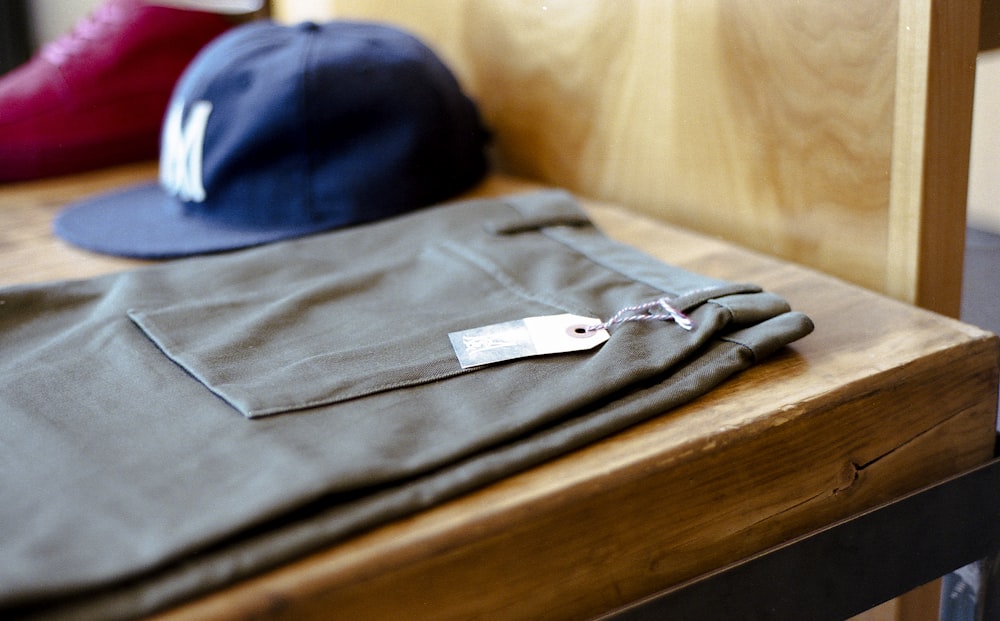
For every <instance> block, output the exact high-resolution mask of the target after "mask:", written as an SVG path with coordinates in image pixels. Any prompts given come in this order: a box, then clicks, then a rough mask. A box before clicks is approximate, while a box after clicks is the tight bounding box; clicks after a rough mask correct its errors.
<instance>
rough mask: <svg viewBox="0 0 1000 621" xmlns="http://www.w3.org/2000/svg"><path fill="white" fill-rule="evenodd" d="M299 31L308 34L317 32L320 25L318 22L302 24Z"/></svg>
mask: <svg viewBox="0 0 1000 621" xmlns="http://www.w3.org/2000/svg"><path fill="white" fill-rule="evenodd" d="M299 30H304V31H306V32H316V31H317V30H319V24H317V23H316V22H302V23H301V24H299Z"/></svg>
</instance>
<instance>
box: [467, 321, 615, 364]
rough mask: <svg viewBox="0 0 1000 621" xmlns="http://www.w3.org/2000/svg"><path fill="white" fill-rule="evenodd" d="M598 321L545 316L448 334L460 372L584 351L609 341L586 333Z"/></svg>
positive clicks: (595, 333) (596, 332)
mask: <svg viewBox="0 0 1000 621" xmlns="http://www.w3.org/2000/svg"><path fill="white" fill-rule="evenodd" d="M600 323H601V320H600V319H595V318H593V317H581V316H579V315H546V316H544V317H525V318H524V319H517V320H515V321H505V322H504V323H496V324H493V325H489V326H483V327H481V328H472V329H470V330H462V331H460V332H451V333H449V334H448V338H449V339H451V346H452V347H453V348H454V349H455V354H456V355H457V356H458V361H459V363H461V365H462V368H463V369H468V368H470V367H478V366H482V365H484V364H493V363H496V362H504V361H507V360H514V359H516V358H526V357H528V356H542V355H545V354H561V353H566V352H571V351H584V350H587V349H592V348H594V347H597V346H598V345H600V344H601V343H603V342H605V341H607V340H608V338H610V337H609V335H608V331H607V330H604V329H600V330H587V329H586V327H587V326H594V325H598V324H600Z"/></svg>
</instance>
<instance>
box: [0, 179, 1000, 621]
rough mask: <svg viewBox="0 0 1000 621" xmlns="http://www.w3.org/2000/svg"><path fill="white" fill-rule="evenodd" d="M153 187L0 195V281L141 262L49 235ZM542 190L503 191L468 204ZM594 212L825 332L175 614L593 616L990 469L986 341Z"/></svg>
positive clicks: (766, 262) (497, 182)
mask: <svg viewBox="0 0 1000 621" xmlns="http://www.w3.org/2000/svg"><path fill="white" fill-rule="evenodd" d="M154 175H155V169H154V167H153V166H151V165H149V166H136V167H128V168H123V169H118V170H113V171H108V172H104V173H93V174H89V175H81V176H78V177H70V178H66V179H59V180H52V181H48V182H39V183H29V184H20V185H16V186H7V187H3V188H0V206H2V211H0V223H2V224H0V282H3V283H4V284H9V283H12V282H27V281H39V280H50V279H53V278H65V277H72V276H89V275H92V274H96V273H101V272H106V271H112V270H116V269H124V268H128V267H131V266H133V265H135V264H136V263H135V262H132V261H122V260H117V259H112V258H106V257H100V256H98V255H93V254H89V253H86V252H83V251H78V250H75V249H72V248H69V247H67V246H65V245H63V244H62V243H61V242H59V241H57V240H55V239H54V238H52V236H51V235H50V234H49V233H48V226H49V222H50V220H51V218H52V216H53V215H54V214H55V212H56V210H57V209H58V208H59V206H60V205H61V204H62V202H63V201H65V200H68V199H69V198H71V197H73V196H80V195H83V194H88V193H92V192H96V191H100V190H102V189H104V188H112V187H119V186H121V185H123V184H126V183H130V182H133V181H139V180H143V179H151V178H153V177H154ZM530 187H533V186H532V185H531V184H527V183H523V182H519V181H516V180H513V179H510V178H505V177H499V176H495V177H492V178H490V179H489V180H488V181H487V182H486V183H485V184H484V185H483V186H482V187H480V188H479V189H478V190H477V193H478V194H480V195H495V194H501V193H506V192H510V191H518V190H521V189H526V188H530ZM586 206H587V209H588V211H589V212H590V213H591V215H592V217H593V218H594V219H595V221H596V222H597V223H598V225H599V226H600V227H602V228H603V229H604V230H605V231H606V232H607V233H608V234H609V235H611V236H612V237H615V238H617V239H620V240H623V241H626V242H628V243H631V244H633V245H635V246H637V247H639V248H641V249H643V250H645V251H646V252H648V253H650V254H653V255H655V256H657V257H659V258H661V259H663V260H666V261H669V262H671V263H674V264H676V265H680V266H682V267H686V268H688V269H692V270H695V271H698V272H701V273H704V274H706V275H711V276H717V277H721V278H728V279H734V280H741V281H751V282H756V283H757V284H760V285H762V286H764V287H765V288H767V289H769V290H772V291H774V292H776V293H778V294H780V295H782V296H784V297H785V298H786V299H788V300H789V301H790V302H791V304H792V305H793V306H794V307H795V308H797V309H799V310H802V311H804V312H806V313H808V314H809V315H810V316H811V317H812V318H813V319H814V321H815V323H816V326H817V329H816V331H815V332H814V333H813V334H812V335H810V336H808V337H806V338H805V339H803V340H802V341H800V342H798V343H796V344H794V345H793V346H792V347H790V348H788V349H786V350H784V351H783V352H780V353H779V354H777V355H776V356H774V357H773V358H771V359H770V360H769V361H767V362H766V363H764V364H762V365H759V366H757V367H754V368H752V369H750V370H749V371H747V372H745V373H743V374H741V375H740V376H739V377H737V378H735V379H734V380H732V381H729V382H727V383H726V384H724V385H723V386H722V387H721V388H719V389H718V390H716V391H713V392H712V393H710V394H709V395H706V396H705V397H703V398H701V399H699V400H697V401H696V402H693V403H691V404H689V405H688V406H685V407H682V408H679V409H677V410H675V411H672V412H669V413H666V414H665V415H664V416H661V417H659V418H656V419H654V420H651V421H649V422H647V423H646V424H643V425H640V426H637V427H635V428H632V429H630V430H628V431H626V432H625V433H622V434H619V435H617V436H615V437H612V438H609V439H607V440H606V441H603V442H600V443H598V444H595V445H593V446H591V447H589V448H587V449H585V450H582V451H578V452H576V453H574V454H572V455H569V456H566V457H564V458H562V459H558V460H555V461H553V462H550V463H548V464H545V465H543V466H542V467H539V468H535V469H532V470H530V471H528V472H525V473H523V474H521V475H518V476H515V477H511V478H509V479H507V480H505V481H503V482H500V483H498V484H496V485H492V486H490V487H488V488H485V489H483V490H481V491H478V492H476V493H473V494H469V495H467V496H464V497H462V498H459V499H457V500H455V501H453V502H449V503H446V504H444V505H441V506H439V507H437V508H434V509H432V510H430V511H427V512H424V513H421V514H419V515H416V516H413V517H411V518H409V519H405V520H400V521H398V522H395V523H393V524H390V525H388V526H385V527H383V528H379V529H375V530H373V531H371V532H369V533H367V534H364V535H361V536H359V537H356V538H353V539H350V540H348V541H345V542H344V543H342V544H341V545H338V546H334V547H332V548H330V549H327V550H320V551H317V553H316V554H315V555H313V556H311V557H309V558H307V559H304V560H302V561H300V562H297V563H293V564H291V565H289V566H287V567H284V568H282V569H279V570H277V571H273V572H269V573H267V574H265V575H262V576H260V577H259V578H256V579H253V580H249V581H247V582H245V583H242V584H240V585H237V586H234V587H232V588H230V589H227V590H226V591H223V592H220V593H216V594H213V595H210V596H208V597H206V598H204V599H202V600H199V601H197V602H193V603H190V604H187V605H184V606H180V607H178V608H177V609H176V610H174V611H171V612H169V613H166V614H164V615H163V618H164V619H173V620H176V619H223V618H233V619H237V618H248V617H250V618H257V617H256V616H257V615H259V616H261V617H266V618H276V619H310V618H313V619H327V618H330V617H331V616H335V617H336V618H342V619H392V618H406V619H466V618H497V617H503V618H507V619H533V620H534V619H579V618H585V617H587V616H591V615H595V614H598V613H600V612H602V611H605V610H608V609H611V608H614V607H616V606H618V605H621V604H623V603H625V602H627V601H630V600H632V599H634V598H636V597H639V596H642V595H644V594H646V593H649V592H651V591H653V590H656V589H659V588H662V587H665V586H669V585H672V584H676V583H677V582H679V581H682V580H685V579H687V578H691V577H693V576H697V575H699V574H701V573H704V572H706V571H709V570H712V569H715V568H717V567H719V566H721V565H723V564H726V563H729V562H732V561H735V560H738V559H740V558H743V557H745V556H747V555H749V554H752V553H755V552H757V551H760V550H762V549H765V548H767V547H769V546H771V545H774V544H777V543H780V542H783V541H786V540H787V539H789V538H790V537H794V536H796V535H799V534H802V533H804V532H808V531H810V530H812V529H815V528H818V527H820V526H823V525H825V524H829V523H830V522H832V521H834V520H837V519H840V518H843V517H846V516H848V515H851V514H854V513H856V512H858V511H860V510H863V509H865V508H869V507H871V506H873V505H876V504H878V503H880V502H883V501H886V500H889V499H892V498H894V497H896V496H898V495H900V494H902V493H905V492H907V491H910V490H913V489H916V488H918V487H920V486H923V485H925V484H928V483H931V482H933V481H936V480H938V479H940V478H942V477H944V476H947V475H949V474H953V473H956V472H959V471H961V470H963V469H965V468H968V467H971V466H973V465H976V464H979V463H982V462H984V461H986V460H987V459H989V457H990V456H991V455H992V449H993V429H994V421H995V413H996V391H997V373H998V342H997V338H996V337H994V336H993V335H990V334H988V333H986V332H984V331H982V330H979V329H978V328H974V327H971V326H968V325H965V324H962V323H959V322H956V321H953V320H950V319H947V318H944V317H941V316H939V315H935V314H933V313H930V312H927V311H923V310H921V309H917V308H914V307H911V306H908V305H905V304H902V303H899V302H896V301H893V300H891V299H889V298H886V297H883V296H880V295H877V294H873V293H870V292H867V291H865V290H862V289H860V288H858V287H856V286H853V285H848V284H846V283H844V282H842V281H840V280H837V279H834V278H831V277H828V276H824V275H821V274H818V273H816V272H813V271H811V270H808V269H805V268H802V267H798V266H795V265H792V264H788V263H784V262H781V261H778V260H774V259H771V258H768V257H765V256H763V255H760V254H757V253H754V252H751V251H747V250H744V249H741V248H739V247H736V246H733V245H731V244H728V243H725V242H722V241H720V240H717V239H712V238H708V237H704V236H701V235H697V234H693V233H690V232H688V231H685V230H683V229H680V228H677V227H673V226H669V225H665V224H663V223H660V222H657V221H655V220H653V219H650V218H648V217H645V216H641V215H636V214H634V213H631V212H629V211H627V210H623V209H621V208H619V207H615V206H610V205H606V204H600V203H595V202H593V201H589V202H587V203H586ZM817 562H822V559H817Z"/></svg>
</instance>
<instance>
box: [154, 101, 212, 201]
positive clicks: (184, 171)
mask: <svg viewBox="0 0 1000 621" xmlns="http://www.w3.org/2000/svg"><path fill="white" fill-rule="evenodd" d="M211 114H212V104H211V102H208V101H198V102H195V103H194V104H193V105H192V106H191V110H190V111H189V112H188V115H187V119H186V120H185V119H184V104H183V103H174V104H173V105H171V106H170V110H169V111H168V112H167V119H166V121H164V124H163V145H162V146H161V149H162V152H161V153H160V183H161V184H162V185H163V187H164V188H166V190H167V191H168V192H170V193H171V194H173V195H174V196H176V197H177V198H179V199H180V200H182V201H191V202H196V203H200V202H202V201H204V200H205V184H204V181H203V179H202V154H203V151H204V147H205V128H206V127H207V126H208V117H209V115H211Z"/></svg>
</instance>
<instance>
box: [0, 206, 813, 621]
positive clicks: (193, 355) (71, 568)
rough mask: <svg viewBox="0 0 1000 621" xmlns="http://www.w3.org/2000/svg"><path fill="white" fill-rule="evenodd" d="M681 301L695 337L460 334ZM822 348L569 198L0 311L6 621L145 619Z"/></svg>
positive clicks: (424, 220)
mask: <svg viewBox="0 0 1000 621" xmlns="http://www.w3.org/2000/svg"><path fill="white" fill-rule="evenodd" d="M661 298H669V300H670V301H671V303H672V305H673V306H674V307H676V308H678V309H679V310H681V311H684V313H686V314H687V316H688V317H690V318H691V320H692V322H693V328H692V329H690V330H687V329H684V328H683V327H682V326H680V325H678V324H677V322H672V321H641V322H638V321H637V322H623V323H617V324H614V325H611V326H610V328H609V330H608V331H609V333H610V338H609V339H608V340H607V342H605V343H603V344H602V345H600V346H599V347H596V348H594V349H592V350H588V351H582V352H573V353H562V354H554V355H547V356H534V357H527V358H518V359H515V360H509V361H505V362H500V363H496V364H488V365H482V366H475V367H471V368H462V367H461V365H460V364H459V362H458V359H457V358H456V354H455V351H454V350H453V349H452V345H451V342H450V341H449V336H448V335H449V334H450V333H453V332H456V331H461V330H466V329H469V328H475V327H481V326H488V325H492V324H498V323H503V322H508V321H512V320H517V319H521V318H525V317H535V316H547V315H558V314H562V313H572V314H576V315H582V316H586V317H593V318H599V319H608V318H609V317H611V316H613V315H614V313H615V312H616V311H618V310H619V309H621V308H623V307H627V306H630V305H638V304H642V303H646V302H649V301H652V300H657V299H661ZM811 329H812V324H811V323H810V321H809V319H808V318H807V317H805V316H804V315H802V314H801V313H796V312H791V311H790V310H789V308H788V305H787V304H786V302H785V301H784V300H782V299H781V298H779V297H777V296H775V295H773V294H770V293H767V292H763V291H761V290H760V288H759V287H756V286H754V285H749V284H739V283H730V282H724V281H719V280H715V279H710V278H706V277H703V276H699V275H696V274H692V273H689V272H686V271H683V270H680V269H678V268H676V267H672V266H669V265H665V264H663V263H661V262H659V261H657V260H655V259H652V258H650V257H648V256H646V255H644V254H642V253H640V252H638V251H636V250H634V249H632V248H630V247H628V246H625V245H622V244H618V243H616V242H613V241H611V240H609V239H607V238H606V237H604V236H603V235H602V234H601V233H600V232H599V231H598V230H597V229H596V228H594V227H593V226H592V225H591V224H590V223H589V221H588V220H587V218H586V216H585V215H584V214H583V212H582V211H580V209H579V208H578V207H577V206H576V204H575V203H574V201H573V199H572V198H571V197H570V196H569V195H567V194H565V193H563V192H560V191H543V192H537V193H530V194H524V195H517V196H512V197H507V198H504V199H483V200H472V201H466V202H460V203H453V204H449V205H444V206H439V207H434V208H430V209H426V210H422V211H419V212H415V213H411V214H408V215H405V216H402V217H399V218H395V219H392V220H387V221H383V222H379V223H376V224H370V225H364V226H360V227H356V228H352V229H348V230H342V231H338V232H334V233H329V234H324V235H317V236H313V237H309V238H304V239H299V240H294V241H289V242H283V243H279V244H273V245H269V246H265V247H260V248H255V249H251V250H246V251H242V252H236V253H231V254H225V255H217V256H211V257H201V258H195V259H187V260H183V261H177V262H173V263H166V264H161V265H156V266H152V267H148V268H143V269H138V270H133V271H129V272H124V273H121V274H112V275H109V276H104V277H99V278H94V279H89V280H82V281H69V282H60V283H46V284H40V285H29V286H17V287H10V288H6V289H0V351H2V352H3V355H2V356H0V412H2V414H3V415H2V419H0V420H2V426H0V472H2V473H3V476H2V478H0V542H2V543H0V616H5V617H6V616H9V615H21V616H26V617H32V616H37V617H39V618H42V617H45V616H52V617H59V618H63V617H65V616H73V617H74V618H95V619H110V618H127V617H132V616H136V615H140V614H143V613H148V612H150V611H153V610H156V609H158V608H161V607H163V606H165V605H169V604H172V603H175V602H177V601H179V600H182V599H184V598H189V597H192V596H194V595H197V594H198V593H200V592H203V591H205V590H208V589H214V588H218V587H221V586H223V585H225V584H227V583H230V582H233V581H236V580H239V579H241V578H245V577H247V576H248V575H251V574H253V573H256V572H260V571H262V570H264V569H266V568H269V567H273V566H275V565H276V564H279V563H282V562H287V561H289V560H291V559H294V558H296V557H297V556H301V555H303V554H305V553H308V552H310V551H315V550H316V549H317V548H319V547H321V546H324V545H328V544H330V543H331V542H334V541H337V540H338V539H343V538H344V537H346V536H348V535H351V534H354V533H357V532H359V531H361V530H363V529H367V528H371V527H373V526H375V525H378V524H380V523H384V522H386V521H388V520H391V519H394V518H398V517H400V516H403V515H406V514H409V513H412V512H415V511H418V510H420V509H423V508H426V507H428V506H430V505H433V504H435V503H439V502H441V501H443V500H445V499H448V498H451V497H454V496H456V495H458V494H460V493H463V492H466V491H469V490H471V489H474V488H476V487H478V486H482V485H484V484H486V483H489V482H491V481H495V480H497V479H500V478H502V477H504V476H508V475H510V474H512V473H514V472H517V471H520V470H523V469H525V468H527V467H530V466H532V465H534V464H538V463H540V462H542V461H544V460H546V459H550V458H552V457H554V456H557V455H560V454H563V453H565V452H567V451H570V450H572V449H574V448H577V447H580V446H582V445H585V444H586V443H589V442H593V441H595V440H597V439H599V438H601V437H605V436H607V435H608V434H611V433H614V432H616V431H618V430H621V429H623V428H625V427H627V426H629V425H633V424H635V423H637V422H639V421H642V420H644V419H647V418H649V417H651V416H655V415H659V414H662V413H664V412H665V411H666V410H668V409H669V408H672V407H675V406H677V405H679V404H681V403H684V402H687V401H689V400H691V399H693V398H695V397H696V396H698V395H700V394H702V393H704V392H706V391H708V390H710V389H711V388H712V387H714V386H716V385H717V384H719V383H720V382H722V381H723V380H724V379H725V378H727V377H728V376H730V375H732V374H733V373H735V372H737V371H739V370H741V369H744V368H746V367H748V366H749V365H751V364H753V363H755V362H756V361H758V360H760V359H761V358H763V357H764V356H766V355H768V354H769V353H771V352H773V351H774V350H776V349H778V348H780V347H782V346H783V345H785V344H787V343H789V342H791V341H794V340H796V339H798V338H800V337H802V336H804V335H806V334H807V333H808V332H809V331H810V330H811ZM4 611H6V612H4Z"/></svg>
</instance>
